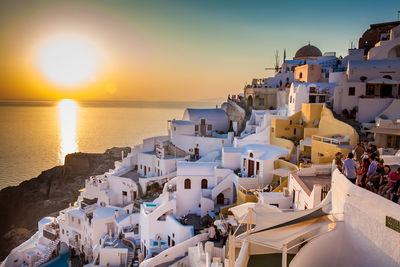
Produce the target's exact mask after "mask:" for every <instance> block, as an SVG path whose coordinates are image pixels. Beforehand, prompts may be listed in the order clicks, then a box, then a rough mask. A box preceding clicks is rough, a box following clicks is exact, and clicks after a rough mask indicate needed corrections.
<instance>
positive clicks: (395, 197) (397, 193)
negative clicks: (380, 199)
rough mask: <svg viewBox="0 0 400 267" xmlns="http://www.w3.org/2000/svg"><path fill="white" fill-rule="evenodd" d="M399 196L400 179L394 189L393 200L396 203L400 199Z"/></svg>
mask: <svg viewBox="0 0 400 267" xmlns="http://www.w3.org/2000/svg"><path fill="white" fill-rule="evenodd" d="M399 197H400V180H397V182H396V185H395V186H394V190H393V197H392V201H393V202H394V203H397V202H398V201H399Z"/></svg>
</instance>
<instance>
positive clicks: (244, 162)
mask: <svg viewBox="0 0 400 267" xmlns="http://www.w3.org/2000/svg"><path fill="white" fill-rule="evenodd" d="M246 163H247V160H246V159H243V170H244V171H245V170H246Z"/></svg>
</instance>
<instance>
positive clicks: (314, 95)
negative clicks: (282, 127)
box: [288, 82, 336, 116]
mask: <svg viewBox="0 0 400 267" xmlns="http://www.w3.org/2000/svg"><path fill="white" fill-rule="evenodd" d="M335 85H336V84H334V83H301V82H294V83H292V85H291V86H290V92H289V105H288V115H289V116H291V115H293V114H295V113H296V112H298V111H300V110H301V105H302V103H325V102H328V101H329V100H330V99H331V97H332V96H333V90H334V88H335Z"/></svg>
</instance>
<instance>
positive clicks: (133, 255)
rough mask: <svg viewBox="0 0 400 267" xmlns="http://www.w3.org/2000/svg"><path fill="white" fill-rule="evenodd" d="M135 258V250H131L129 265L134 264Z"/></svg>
mask: <svg viewBox="0 0 400 267" xmlns="http://www.w3.org/2000/svg"><path fill="white" fill-rule="evenodd" d="M134 259H135V252H133V251H130V252H128V261H127V262H128V266H132V265H133V261H134Z"/></svg>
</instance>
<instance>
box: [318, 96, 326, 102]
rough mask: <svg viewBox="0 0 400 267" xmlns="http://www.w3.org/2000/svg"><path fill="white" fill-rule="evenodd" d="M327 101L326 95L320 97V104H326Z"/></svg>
mask: <svg viewBox="0 0 400 267" xmlns="http://www.w3.org/2000/svg"><path fill="white" fill-rule="evenodd" d="M325 101H326V97H325V96H324V95H320V96H319V103H324V102H325Z"/></svg>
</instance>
